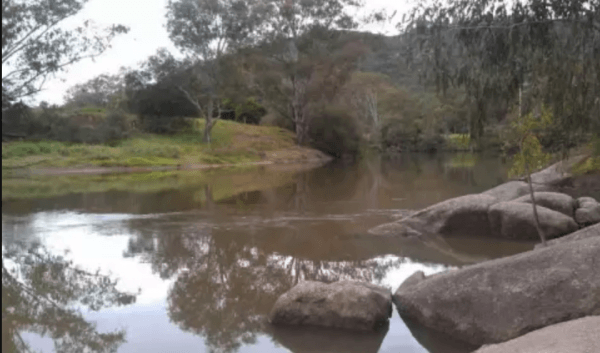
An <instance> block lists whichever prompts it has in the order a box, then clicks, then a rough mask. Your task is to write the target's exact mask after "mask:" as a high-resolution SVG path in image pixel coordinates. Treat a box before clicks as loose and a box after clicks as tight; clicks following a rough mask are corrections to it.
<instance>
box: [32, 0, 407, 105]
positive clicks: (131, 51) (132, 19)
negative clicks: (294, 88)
mask: <svg viewBox="0 0 600 353" xmlns="http://www.w3.org/2000/svg"><path fill="white" fill-rule="evenodd" d="M167 1H168V0H91V1H90V2H89V3H88V4H86V5H85V7H84V8H83V10H82V11H81V12H80V13H78V14H77V15H76V16H74V17H72V18H70V19H68V22H65V26H69V25H73V24H81V23H83V21H85V20H88V19H90V20H92V21H93V22H94V23H95V24H96V25H98V26H99V27H105V26H109V25H111V24H123V25H126V26H128V27H129V28H130V31H129V33H127V34H125V35H120V36H119V37H117V38H116V39H114V41H113V43H112V44H113V45H112V48H110V49H108V50H107V51H106V52H104V54H102V55H101V56H100V57H98V58H96V59H95V62H93V61H92V60H84V61H81V62H79V63H77V64H75V65H72V66H70V67H69V68H68V71H67V72H62V73H60V74H58V75H57V76H56V78H54V79H49V80H48V82H47V83H46V85H45V86H44V91H42V92H40V93H39V94H38V95H37V96H36V97H35V101H37V102H41V101H44V100H45V101H47V102H49V103H51V104H62V102H63V96H64V93H65V91H66V90H67V89H68V88H69V87H71V86H73V85H76V84H78V83H83V82H85V81H87V80H89V79H92V78H94V77H96V76H98V75H100V74H103V73H116V72H117V71H118V70H119V68H120V67H123V66H125V67H136V66H137V64H138V63H140V62H142V61H144V60H145V59H146V58H147V57H148V56H150V55H152V54H154V53H155V52H156V50H157V49H158V48H161V47H165V48H167V49H169V50H170V51H171V52H172V53H173V54H174V55H176V56H178V53H179V51H178V50H177V49H176V48H175V46H174V45H173V44H172V43H171V41H170V40H169V37H168V34H167V31H166V28H165V24H166V19H165V12H166V10H165V7H166V4H167ZM365 1H366V9H367V11H370V10H374V9H381V8H384V9H386V10H387V11H388V12H390V13H392V12H393V11H395V10H397V11H398V14H397V15H396V18H395V19H394V21H393V23H391V24H388V25H386V26H381V25H379V26H376V27H370V28H366V29H368V30H371V31H376V32H379V33H382V32H383V33H387V34H395V33H396V31H395V29H394V24H395V23H396V22H398V21H399V20H400V18H401V17H402V13H404V12H405V11H406V10H407V9H409V8H410V4H412V3H413V1H401V0H397V1H393V0H365Z"/></svg>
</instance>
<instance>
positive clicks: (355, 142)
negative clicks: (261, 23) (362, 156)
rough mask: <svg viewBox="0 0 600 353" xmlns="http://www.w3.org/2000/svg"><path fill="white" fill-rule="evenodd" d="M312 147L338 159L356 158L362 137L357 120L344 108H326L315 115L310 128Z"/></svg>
mask: <svg viewBox="0 0 600 353" xmlns="http://www.w3.org/2000/svg"><path fill="white" fill-rule="evenodd" d="M309 139H310V141H311V145H312V146H313V147H314V148H316V149H318V150H320V151H323V152H325V153H327V154H330V155H332V156H334V157H336V158H342V157H344V156H348V155H350V156H356V155H357V154H358V153H359V151H360V146H361V135H360V133H359V131H358V125H357V122H356V119H355V118H354V117H353V116H352V114H351V113H350V111H349V110H348V109H346V108H344V107H337V106H331V107H325V108H323V109H322V110H321V111H319V112H317V113H316V114H314V115H313V118H312V121H311V124H310V127H309Z"/></svg>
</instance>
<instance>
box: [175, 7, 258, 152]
mask: <svg viewBox="0 0 600 353" xmlns="http://www.w3.org/2000/svg"><path fill="white" fill-rule="evenodd" d="M261 5H262V2H259V1H250V0H247V1H237V0H202V1H197V0H170V1H169V3H168V5H167V31H168V32H169V38H171V40H172V41H173V43H174V44H175V46H176V47H178V48H179V49H181V50H182V51H183V52H185V53H186V54H188V56H189V58H188V62H189V63H190V64H191V67H192V68H193V69H192V77H191V78H192V82H191V84H189V85H187V86H185V87H184V86H183V85H179V86H178V88H179V90H180V91H181V92H182V93H183V94H184V95H185V97H186V98H187V100H188V101H189V102H190V103H192V104H193V105H194V106H195V107H196V109H197V111H198V112H201V113H203V115H204V118H205V120H206V123H205V128H204V141H206V142H211V131H212V128H213V126H214V124H215V121H216V120H215V119H219V118H220V117H221V106H220V103H221V99H222V98H223V89H224V81H225V80H224V79H223V77H224V73H223V69H224V67H223V57H224V56H225V55H226V54H227V53H230V52H232V51H234V50H236V49H237V48H240V47H242V46H244V45H248V44H249V43H251V42H252V41H253V39H255V38H256V36H255V35H253V31H254V28H255V26H257V24H258V21H259V19H260V18H261V16H262V15H264V12H263V11H261V9H262V6H261ZM215 109H216V110H217V116H216V117H214V110H215Z"/></svg>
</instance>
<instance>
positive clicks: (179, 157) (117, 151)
mask: <svg viewBox="0 0 600 353" xmlns="http://www.w3.org/2000/svg"><path fill="white" fill-rule="evenodd" d="M203 125H204V121H203V120H197V121H196V122H195V128H194V130H195V131H190V132H187V133H179V134H176V135H169V136H165V135H154V134H144V133H138V134H134V135H133V136H132V137H130V138H127V139H124V140H121V141H119V142H116V143H114V144H113V145H112V146H108V145H88V144H81V143H65V142H56V141H36V142H33V141H16V142H9V143H3V145H2V168H3V175H4V171H5V170H7V169H8V170H10V169H15V168H60V167H71V168H73V167H81V168H85V167H99V166H101V167H153V166H177V165H193V164H235V163H245V162H256V161H260V160H261V159H265V158H266V157H267V156H268V153H269V152H273V151H282V150H286V149H292V148H294V144H295V143H294V135H293V133H292V132H290V131H287V130H284V129H281V128H278V127H273V126H256V125H246V124H240V123H236V122H232V121H219V122H218V123H217V125H216V126H215V127H214V128H213V132H212V138H213V142H212V143H211V144H206V143H203V142H202V136H201V133H200V131H201V130H202V129H203V127H204V126H203Z"/></svg>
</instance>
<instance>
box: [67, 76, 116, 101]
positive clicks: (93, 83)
mask: <svg viewBox="0 0 600 353" xmlns="http://www.w3.org/2000/svg"><path fill="white" fill-rule="evenodd" d="M124 74H125V70H124V69H121V72H119V73H117V74H114V75H110V74H101V75H98V76H96V77H94V78H92V79H90V80H88V81H86V82H83V83H79V84H76V85H74V86H72V87H71V88H69V89H68V90H67V92H66V93H65V97H64V101H65V104H66V105H72V106H76V107H83V106H87V105H92V106H98V107H108V106H109V105H111V103H116V102H115V101H117V100H119V98H121V95H122V94H123V92H124V90H125V81H124Z"/></svg>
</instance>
